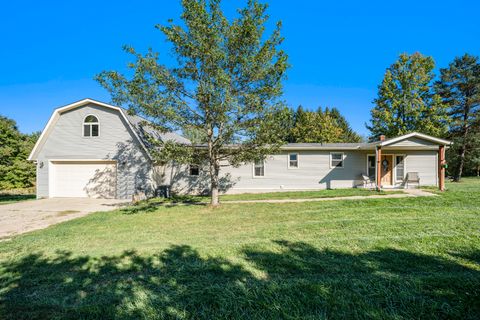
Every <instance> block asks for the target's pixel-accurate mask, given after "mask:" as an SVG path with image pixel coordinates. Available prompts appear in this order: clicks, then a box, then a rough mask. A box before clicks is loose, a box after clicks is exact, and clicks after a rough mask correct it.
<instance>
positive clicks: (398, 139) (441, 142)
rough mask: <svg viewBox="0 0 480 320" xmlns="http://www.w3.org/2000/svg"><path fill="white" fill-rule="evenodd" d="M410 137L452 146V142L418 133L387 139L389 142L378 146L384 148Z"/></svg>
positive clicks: (383, 142)
mask: <svg viewBox="0 0 480 320" xmlns="http://www.w3.org/2000/svg"><path fill="white" fill-rule="evenodd" d="M412 137H415V138H420V139H423V140H427V141H430V142H434V143H438V144H441V145H451V144H452V142H451V141H448V140H444V139H440V138H435V137H432V136H429V135H426V134H423V133H419V132H412V133H409V134H405V135H403V136H400V137H396V138H392V139H389V140H385V141H382V142H381V143H380V146H382V147H385V146H388V145H391V144H394V143H396V142H399V141H402V140H405V139H409V138H412Z"/></svg>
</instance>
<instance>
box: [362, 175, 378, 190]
mask: <svg viewBox="0 0 480 320" xmlns="http://www.w3.org/2000/svg"><path fill="white" fill-rule="evenodd" d="M362 181H363V187H364V188H367V186H368V185H370V188H375V182H374V181H373V180H372V179H371V178H370V177H369V176H368V175H366V174H362Z"/></svg>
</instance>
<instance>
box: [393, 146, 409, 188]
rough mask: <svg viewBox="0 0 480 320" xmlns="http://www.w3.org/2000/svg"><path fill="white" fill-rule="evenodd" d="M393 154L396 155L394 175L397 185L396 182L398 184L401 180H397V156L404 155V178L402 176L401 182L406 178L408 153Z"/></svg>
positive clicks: (394, 181) (394, 182)
mask: <svg viewBox="0 0 480 320" xmlns="http://www.w3.org/2000/svg"><path fill="white" fill-rule="evenodd" d="M393 156H394V157H395V159H394V161H393V162H394V163H395V166H394V169H395V175H394V180H393V184H394V185H395V184H397V183H398V182H399V181H398V180H397V157H399V156H400V157H403V178H402V180H401V182H403V181H404V179H405V175H406V173H407V155H406V154H404V153H395V154H394V155H393Z"/></svg>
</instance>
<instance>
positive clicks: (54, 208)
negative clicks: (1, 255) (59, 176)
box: [0, 198, 128, 239]
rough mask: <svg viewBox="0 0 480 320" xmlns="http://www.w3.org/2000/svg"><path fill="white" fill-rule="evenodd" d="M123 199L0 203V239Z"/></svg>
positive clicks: (108, 207) (109, 207)
mask: <svg viewBox="0 0 480 320" xmlns="http://www.w3.org/2000/svg"><path fill="white" fill-rule="evenodd" d="M127 203H128V201H127V200H116V199H90V198H52V199H41V200H32V201H22V202H17V203H11V204H4V205H0V239H5V238H9V237H11V236H14V235H17V234H21V233H25V232H29V231H32V230H38V229H43V228H46V227H48V226H50V225H53V224H56V223H60V222H63V221H67V220H71V219H75V218H78V217H83V216H85V215H87V214H89V213H92V212H96V211H110V210H114V209H116V208H118V207H120V206H122V205H125V204H127Z"/></svg>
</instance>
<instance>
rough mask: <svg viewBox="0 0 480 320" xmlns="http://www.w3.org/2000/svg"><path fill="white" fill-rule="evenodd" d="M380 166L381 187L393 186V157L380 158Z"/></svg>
mask: <svg viewBox="0 0 480 320" xmlns="http://www.w3.org/2000/svg"><path fill="white" fill-rule="evenodd" d="M380 166H381V167H382V171H381V172H382V179H381V182H382V185H390V186H391V185H392V184H393V170H392V168H393V156H392V155H385V156H382V161H380Z"/></svg>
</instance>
